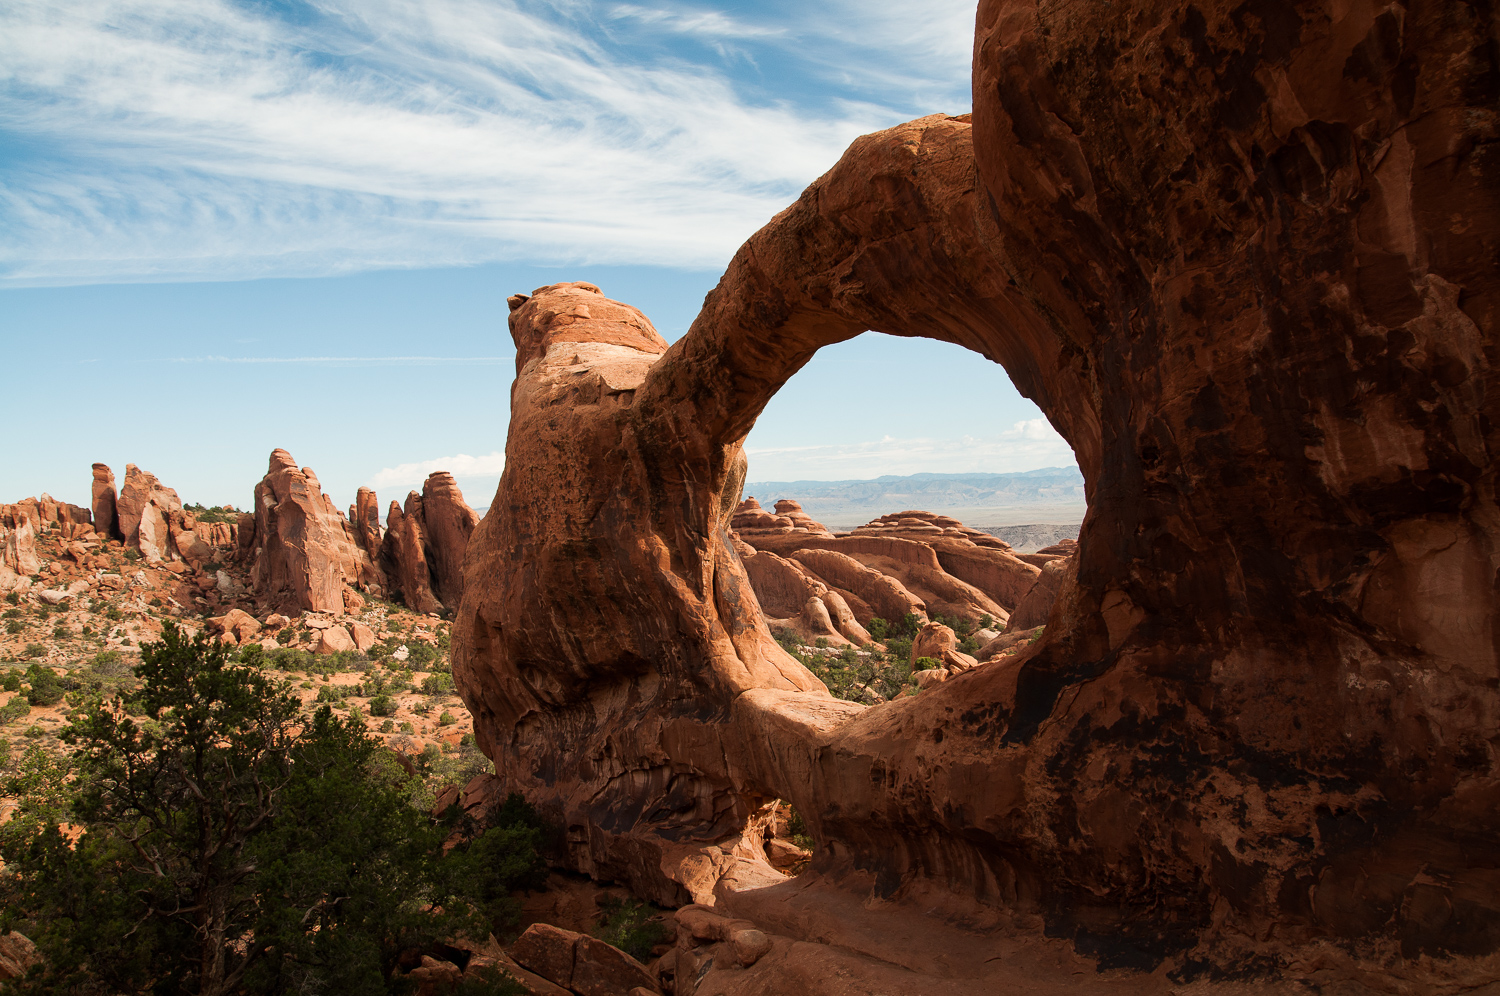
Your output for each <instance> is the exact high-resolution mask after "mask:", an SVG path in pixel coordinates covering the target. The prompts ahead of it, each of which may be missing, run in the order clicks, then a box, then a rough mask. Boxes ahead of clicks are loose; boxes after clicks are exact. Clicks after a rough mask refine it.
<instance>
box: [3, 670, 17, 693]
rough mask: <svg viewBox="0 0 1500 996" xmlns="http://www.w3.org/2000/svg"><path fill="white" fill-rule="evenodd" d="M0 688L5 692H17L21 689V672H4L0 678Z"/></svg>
mask: <svg viewBox="0 0 1500 996" xmlns="http://www.w3.org/2000/svg"><path fill="white" fill-rule="evenodd" d="M0 689H4V690H5V691H7V692H19V691H20V690H21V672H20V671H7V672H5V677H4V678H0Z"/></svg>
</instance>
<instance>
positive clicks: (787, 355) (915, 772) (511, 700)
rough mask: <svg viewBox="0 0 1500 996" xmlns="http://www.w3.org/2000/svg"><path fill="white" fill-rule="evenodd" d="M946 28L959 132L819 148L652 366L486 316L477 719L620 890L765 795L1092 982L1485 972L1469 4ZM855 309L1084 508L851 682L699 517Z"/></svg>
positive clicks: (627, 346)
mask: <svg viewBox="0 0 1500 996" xmlns="http://www.w3.org/2000/svg"><path fill="white" fill-rule="evenodd" d="M977 23H978V28H977V31H978V35H977V38H976V44H975V49H974V52H975V56H974V66H973V71H974V112H973V116H972V120H971V119H970V118H969V117H967V116H965V117H962V118H950V117H946V116H941V115H938V116H933V117H930V118H923V119H921V120H918V121H915V122H911V123H909V124H906V125H902V126H899V127H897V128H893V129H890V130H888V131H885V132H881V133H878V134H875V135H871V136H866V137H865V138H862V139H859V140H858V141H856V142H855V143H854V144H853V146H851V148H850V150H849V151H848V152H847V153H846V154H845V156H844V157H843V158H842V159H841V160H840V162H839V163H838V164H837V165H836V166H834V168H833V169H831V170H830V171H829V172H828V173H827V174H825V175H824V176H823V177H821V178H820V179H819V180H817V181H816V182H815V183H814V184H813V185H812V186H811V187H810V188H809V189H808V191H807V192H806V193H805V194H804V195H803V197H802V198H801V199H799V200H798V202H797V203H795V204H794V205H792V206H791V207H789V208H788V209H787V210H785V211H783V212H781V213H780V214H779V215H777V216H776V217H775V218H774V219H773V220H772V221H771V222H770V223H769V224H768V225H767V226H766V228H764V229H762V230H761V231H760V232H758V233H756V235H754V236H753V237H752V238H751V239H750V241H749V242H748V243H747V244H746V246H745V247H744V248H743V249H742V250H741V251H740V253H738V254H737V255H736V257H735V259H734V260H733V261H732V262H731V264H730V266H729V269H728V271H727V272H726V273H725V275H724V277H723V279H722V280H721V281H720V282H719V284H718V286H717V287H716V288H715V290H714V291H713V292H712V293H711V294H709V296H708V298H707V299H706V300H705V303H704V308H703V311H702V312H701V314H700V315H699V317H698V319H697V320H696V321H695V322H694V324H693V326H692V328H691V329H690V330H689V332H688V333H687V334H686V335H685V336H684V337H683V338H682V339H680V340H679V341H678V342H677V343H675V344H674V345H673V346H672V347H671V348H670V349H668V348H666V344H665V343H664V342H663V341H662V340H661V339H660V338H659V337H657V336H656V335H655V333H654V331H652V330H651V327H650V323H649V322H648V321H646V319H645V318H644V316H642V315H640V313H639V312H637V311H635V310H634V309H632V308H629V307H628V306H625V305H622V304H619V303H618V302H613V301H609V300H607V299H606V298H604V297H603V295H602V294H600V293H599V292H598V291H597V289H596V288H594V287H592V286H590V285H582V284H560V285H555V286H553V287H550V288H543V289H541V290H539V291H537V292H536V293H535V294H533V295H531V296H530V297H529V298H527V297H525V296H521V295H518V296H516V297H515V298H512V309H513V310H512V315H511V328H512V335H513V336H514V338H515V340H516V344H517V374H518V376H517V381H516V384H515V387H514V391H513V394H512V419H511V428H510V438H509V444H508V446H507V462H506V468H505V473H504V475H503V477H502V479H501V483H500V487H499V490H498V491H497V493H496V496H495V500H494V503H493V504H492V506H491V512H490V513H489V514H488V515H487V516H486V518H485V520H484V521H483V522H482V523H481V524H480V526H479V528H478V529H477V530H476V532H475V534H474V538H473V540H472V541H471V544H470V551H469V557H468V561H467V565H466V571H465V595H464V599H463V603H462V607H461V609H460V611H459V613H458V618H457V620H456V622H455V626H454V643H455V662H454V671H455V677H456V678H457V680H458V682H459V684H460V687H461V688H462V691H463V694H464V696H465V698H466V700H467V701H468V702H469V704H470V706H471V708H472V709H473V711H474V714H475V725H476V734H477V736H478V738H479V741H480V744H481V745H482V747H483V748H484V750H485V751H486V752H487V753H488V754H490V756H491V757H492V758H494V760H495V762H496V766H497V771H498V772H499V773H500V775H501V776H502V777H503V779H504V780H505V782H506V784H507V785H509V786H512V787H514V788H516V789H519V790H522V791H524V792H525V793H526V794H527V795H528V796H529V797H530V798H532V799H533V800H534V801H535V802H537V803H538V804H539V805H540V806H542V807H543V808H544V809H545V810H546V811H547V812H549V813H551V814H552V815H553V816H554V817H555V818H557V819H558V820H559V821H560V822H562V823H563V824H564V826H565V827H566V828H567V833H568V841H569V848H570V850H569V858H570V861H571V862H572V864H573V865H574V866H575V867H577V868H580V869H583V870H586V871H590V872H592V873H594V874H597V875H602V876H608V877H614V878H619V879H623V880H629V881H632V882H635V883H637V884H638V886H639V887H640V888H641V889H642V891H643V893H645V894H650V895H653V896H661V895H663V894H664V893H667V892H670V890H671V888H672V886H673V883H678V884H679V885H680V883H681V882H682V881H684V880H685V879H686V878H687V876H688V871H686V869H688V868H690V867H692V868H704V867H708V865H707V864H705V862H709V861H710V860H711V859H710V857H709V854H708V852H709V851H710V850H711V851H713V852H714V853H717V854H719V855H721V857H720V858H718V859H712V860H716V861H720V862H722V863H721V864H717V865H713V867H715V868H719V869H722V874H723V875H724V882H725V885H724V888H731V887H732V886H731V885H730V884H729V876H731V875H738V874H749V873H748V872H746V871H744V869H743V867H742V866H740V865H735V864H732V863H731V862H729V861H727V860H726V859H725V857H724V856H725V855H727V854H728V853H729V852H727V851H725V850H724V849H723V847H721V846H719V844H720V843H721V842H729V841H744V840H745V839H747V838H749V837H753V836H754V835H755V834H756V833H757V832H758V831H757V830H756V827H757V825H758V824H757V820H758V819H759V818H760V814H761V812H762V807H763V805H764V801H765V800H767V799H774V798H778V797H779V798H783V799H788V800H791V801H792V802H793V803H795V805H796V808H797V809H798V811H799V812H800V813H801V814H802V815H803V817H804V819H805V820H806V821H807V823H808V826H809V828H810V830H811V832H812V833H813V835H814V836H815V837H817V838H818V839H819V840H820V843H821V846H820V847H819V848H818V851H817V855H816V857H815V858H814V866H815V868H817V869H819V870H821V871H822V872H823V873H824V874H826V875H829V876H846V877H847V880H848V881H849V882H851V883H855V882H865V883H873V884H874V887H875V888H876V889H877V891H878V893H879V894H880V896H881V897H882V898H885V897H899V896H900V895H902V894H904V892H905V891H906V890H910V891H911V892H912V893H914V894H916V893H922V894H924V895H925V894H930V890H931V889H932V888H933V887H934V886H948V887H951V888H953V889H955V890H962V891H963V892H965V893H967V894H968V895H969V896H971V897H972V898H974V899H976V900H978V901H980V902H983V903H988V904H992V905H999V906H1004V907H1008V908H1010V909H1013V910H1019V911H1022V912H1024V913H1027V914H1029V915H1034V916H1037V917H1040V918H1041V919H1042V920H1044V921H1045V922H1046V925H1047V930H1048V933H1049V934H1051V935H1052V936H1066V937H1073V938H1076V940H1077V943H1078V944H1079V945H1080V948H1087V949H1088V950H1091V951H1095V952H1099V953H1100V956H1101V958H1103V963H1104V964H1106V965H1137V966H1153V965H1159V964H1161V963H1162V962H1164V961H1169V962H1171V966H1175V967H1170V966H1169V968H1168V969H1167V970H1169V971H1176V972H1179V973H1186V974H1191V973H1192V972H1193V971H1198V970H1207V969H1208V968H1209V967H1212V968H1214V969H1215V970H1224V969H1232V970H1246V969H1249V970H1260V971H1265V970H1269V969H1270V968H1271V967H1274V966H1277V965H1279V964H1284V963H1286V962H1287V961H1288V960H1289V959H1291V958H1293V957H1297V956H1296V955H1295V954H1294V951H1295V950H1296V949H1298V948H1303V947H1307V948H1309V949H1310V947H1311V946H1312V945H1315V944H1316V945H1321V946H1322V947H1321V948H1320V950H1324V951H1332V950H1336V951H1339V952H1341V954H1340V955H1339V957H1347V958H1349V959H1354V960H1355V961H1356V962H1358V960H1359V959H1361V958H1370V959H1374V960H1373V961H1372V962H1369V963H1371V964H1376V965H1378V966H1379V970H1380V971H1381V972H1384V973H1394V974H1398V975H1404V976H1407V977H1410V978H1412V979H1422V978H1434V977H1438V976H1441V975H1442V974H1443V973H1444V972H1446V971H1448V969H1447V968H1445V967H1444V966H1445V965H1446V964H1447V960H1448V959H1453V958H1476V957H1478V958H1482V957H1487V956H1492V955H1493V954H1494V953H1495V952H1496V950H1497V948H1500V899H1497V896H1500V892H1497V890H1496V889H1495V888H1494V885H1495V872H1494V869H1495V868H1496V867H1497V866H1500V830H1497V828H1496V824H1495V822H1494V820H1493V813H1494V808H1495V804H1496V803H1495V800H1496V797H1497V794H1496V787H1495V786H1496V785H1497V783H1500V768H1497V757H1500V749H1497V745H1496V741H1495V734H1494V731H1495V730H1496V729H1500V691H1497V688H1496V682H1497V674H1500V651H1497V639H1496V613H1495V594H1494V576H1495V571H1494V564H1495V563H1496V562H1497V560H1500V509H1497V507H1496V502H1495V498H1494V495H1495V494H1496V491H1497V481H1496V474H1495V463H1494V460H1493V459H1492V458H1491V456H1490V454H1491V453H1492V452H1495V451H1496V448H1497V447H1500V438H1496V434H1497V433H1500V407H1497V406H1500V400H1497V399H1500V384H1497V383H1495V381H1496V373H1495V367H1494V366H1493V363H1492V360H1491V357H1492V356H1493V355H1494V353H1495V351H1496V349H1497V347H1500V343H1497V329H1496V308H1497V307H1500V268H1497V267H1496V266H1495V263H1494V260H1495V258H1496V255H1495V254H1496V251H1497V245H1500V210H1497V208H1500V205H1497V197H1500V185H1497V184H1496V182H1495V176H1496V171H1497V169H1500V167H1497V165H1496V163H1497V158H1496V152H1495V150H1496V148H1497V147H1500V146H1497V143H1496V141H1495V135H1496V133H1497V130H1500V121H1497V113H1500V112H1497V107H1496V104H1495V101H1494V78H1495V75H1494V74H1495V69H1494V66H1495V60H1494V58H1493V55H1492V53H1493V51H1494V44H1495V43H1494V37H1495V33H1496V24H1495V13H1494V11H1493V10H1491V9H1490V8H1487V7H1483V6H1477V5H1469V4H1465V3H1459V2H1456V0H1438V2H1434V3H1432V4H1428V5H1425V6H1421V7H1410V8H1408V7H1402V6H1399V5H1395V6H1391V5H1376V4H1373V3H1368V2H1361V0H1355V2H1352V3H1339V4H1334V3H1331V2H1309V3H1303V4H1298V5H1296V6H1290V5H1282V6H1277V5H1274V4H1271V5H1261V6H1260V7H1255V8H1246V7H1244V6H1242V5H1241V6H1236V5H1230V4H1215V3H1207V4H1196V5H1187V6H1170V5H1169V6H1165V7H1164V6H1162V5H1159V4H1153V3H1149V2H1147V0H1123V2H1119V3H1114V4H1109V5H1105V4H1086V5H1073V6H1068V7H1056V6H1055V5H1053V6H1048V5H1042V4H1038V3H1035V2H1029V0H984V2H982V3H981V5H980V8H979V12H978V20H977ZM867 329H875V330H879V331H882V332H887V333H891V334H900V335H908V336H926V337H930V338H936V339H940V340H943V341H948V342H954V343H957V344H960V345H963V346H965V347H967V348H969V349H971V350H973V351H975V352H976V353H977V354H979V355H982V356H984V357H986V358H988V359H990V360H993V361H997V362H999V363H1002V364H1003V365H1004V366H1005V368H1006V370H1007V372H1008V373H1009V374H1010V376H1011V378H1012V380H1013V381H1014V382H1015V383H1016V385H1017V387H1018V388H1019V389H1020V390H1021V392H1022V393H1023V394H1025V395H1026V396H1028V397H1030V398H1032V399H1033V400H1034V401H1036V403H1037V404H1038V405H1039V406H1040V407H1041V408H1042V410H1043V411H1044V412H1045V413H1046V415H1047V417H1048V418H1049V420H1050V421H1051V423H1052V424H1053V426H1054V427H1056V429H1057V430H1058V432H1060V433H1061V434H1062V435H1063V436H1064V437H1065V438H1066V439H1067V440H1068V441H1069V443H1070V444H1071V445H1072V447H1073V449H1074V452H1075V454H1076V456H1077V458H1078V463H1079V467H1080V469H1081V470H1082V473H1083V475H1084V478H1085V481H1086V482H1087V491H1088V494H1089V497H1090V510H1089V514H1088V516H1087V518H1086V520H1085V522H1084V525H1083V528H1082V531H1081V533H1080V536H1079V540H1078V549H1077V553H1076V555H1075V560H1074V564H1075V566H1074V568H1072V569H1071V570H1070V572H1069V575H1068V578H1067V579H1065V581H1064V584H1063V586H1062V588H1061V589H1060V594H1059V597H1058V600H1057V602H1056V604H1055V606H1054V607H1053V609H1052V612H1051V614H1050V616H1049V622H1048V625H1047V627H1046V630H1045V634H1044V635H1043V636H1042V637H1041V638H1040V639H1039V640H1037V641H1036V642H1035V643H1032V644H1028V645H1027V647H1026V648H1025V649H1024V650H1023V651H1021V652H1020V653H1019V654H1014V655H1007V656H1006V658H1005V660H1004V662H1003V663H993V664H986V665H980V666H978V667H974V668H971V669H969V670H967V671H965V672H963V673H961V674H957V675H955V676H952V677H950V678H949V679H948V680H946V681H942V682H940V683H937V684H933V685H931V686H930V687H928V688H927V689H926V690H925V691H923V692H922V694H921V695H919V696H916V697H903V698H901V699H899V700H897V701H893V702H890V703H886V704H883V705H879V706H875V707H870V708H865V707H861V706H857V705H854V704H852V703H845V702H838V701H835V700H833V699H831V698H830V697H828V695H827V693H826V691H825V690H824V689H823V688H822V687H821V685H819V683H818V682H817V681H816V680H814V679H813V678H812V676H811V675H809V674H808V673H807V672H806V671H804V670H803V669H802V668H801V667H800V666H798V665H797V664H796V662H795V661H791V660H789V659H788V658H787V657H786V656H785V655H784V654H780V653H779V652H778V648H776V647H775V645H774V643H773V642H772V641H771V640H770V636H769V633H768V631H767V630H766V627H765V624H764V622H763V621H762V620H761V618H760V614H759V612H757V611H756V609H755V599H754V597H753V594H752V593H751V591H750V590H749V589H750V584H749V581H748V578H747V577H746V574H745V571H744V569H743V567H742V566H741V565H740V563H739V558H738V557H737V556H736V554H735V552H734V548H733V545H732V541H731V539H730V538H729V536H728V528H727V527H728V525H729V520H730V517H731V515H732V513H733V510H734V508H735V506H736V505H737V504H738V501H739V491H740V487H741V482H742V481H743V480H744V457H743V453H742V450H741V446H742V443H743V440H744V438H745V436H746V434H747V433H748V431H749V430H750V427H751V426H752V425H753V423H754V421H755V419H756V417H757V415H758V414H759V413H760V411H761V410H762V408H763V406H764V405H765V403H766V401H767V399H768V398H769V397H770V396H771V395H772V394H774V393H775V391H776V390H777V389H778V388H779V387H780V385H781V384H782V383H784V382H785V381H786V379H788V378H789V377H791V376H792V375H793V374H794V373H795V372H796V371H797V370H798V369H800V368H801V367H802V366H803V365H804V364H805V363H806V362H807V361H808V360H809V358H811V357H812V356H813V355H814V353H815V352H816V351H817V350H818V349H819V348H820V347H822V346H824V345H828V344H831V343H835V342H839V341H842V340H844V339H848V338H850V337H853V336H855V335H859V334H861V333H862V332H863V331H865V330H867ZM866 542H882V543H893V544H894V543H901V542H912V541H904V540H901V539H900V538H897V537H891V538H880V537H872V538H869V539H868V540H866ZM773 552H775V551H773ZM929 552H931V551H930V549H929ZM788 559H791V558H788ZM908 587H910V585H908ZM924 597H925V596H924ZM711 844H712V845H714V846H712V847H710V846H709V845H711ZM725 846H729V845H727V844H726V845H725ZM733 846H738V845H737V844H736V845H733ZM923 890H929V891H928V892H925V893H924V892H923ZM669 898H670V897H669ZM1398 951H1399V952H1400V956H1399V957H1397V955H1396V952H1398ZM1423 984H1425V983H1423Z"/></svg>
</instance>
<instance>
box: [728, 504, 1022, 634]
mask: <svg viewBox="0 0 1500 996" xmlns="http://www.w3.org/2000/svg"><path fill="white" fill-rule="evenodd" d="M731 524H732V525H733V527H734V530H735V533H736V535H738V536H739V537H740V538H741V539H743V540H745V542H747V543H749V544H750V545H751V546H753V547H755V548H757V549H763V550H766V551H770V552H774V553H777V554H780V555H781V556H783V557H786V556H798V555H799V554H800V553H803V552H807V551H813V550H831V551H836V552H838V553H840V554H842V555H844V556H846V557H848V558H850V559H853V560H855V561H857V562H859V563H860V564H861V565H863V566H864V567H866V568H868V569H870V570H873V571H875V572H877V573H879V574H881V575H884V576H885V577H887V578H890V579H891V580H893V581H894V582H895V586H894V587H895V588H896V589H899V593H898V592H896V591H891V590H884V589H890V588H891V586H890V585H889V584H885V585H878V584H877V585H876V587H877V588H878V589H882V590H870V586H871V581H870V579H869V578H868V577H867V576H866V575H865V574H864V572H859V571H851V570H850V569H849V568H848V567H847V565H843V564H840V563H838V562H837V561H832V560H829V561H825V562H826V563H828V564H829V566H830V569H833V570H835V571H836V573H837V574H838V575H839V579H842V580H839V579H834V578H822V580H823V581H824V582H826V583H827V585H828V586H829V587H830V588H841V589H842V591H843V592H844V593H846V594H852V595H853V596H854V597H853V599H852V600H850V602H849V604H850V605H851V606H853V605H855V604H861V606H862V607H861V608H860V609H859V610H856V615H860V613H862V612H863V613H864V614H863V615H860V621H861V622H868V621H869V619H870V616H871V615H874V614H879V613H878V612H867V611H866V610H865V609H864V608H863V606H869V605H873V604H875V603H876V602H878V603H880V605H881V606H882V609H883V610H884V611H888V612H897V611H898V609H899V614H897V615H895V616H893V617H886V616H882V618H887V619H888V620H890V619H900V618H901V617H902V616H903V615H904V614H905V613H906V612H908V611H910V612H914V613H916V614H917V615H918V616H919V617H921V618H923V619H925V618H926V617H927V614H928V612H929V611H930V612H933V613H940V614H945V615H951V616H954V617H956V618H965V619H971V620H975V621H978V620H979V619H980V618H981V617H983V616H985V615H989V616H991V617H993V618H994V619H995V620H997V622H998V623H999V624H1000V625H1002V626H1003V625H1004V623H1005V620H1006V618H1007V614H1008V609H1009V607H1010V606H1012V605H1015V604H1016V603H1017V602H1018V601H1020V600H1021V598H1022V596H1024V595H1025V593H1026V592H1027V591H1029V590H1030V589H1031V586H1032V583H1033V582H1034V581H1035V580H1036V574H1037V569H1036V568H1035V567H1033V566H1032V565H1030V564H1027V563H1024V562H1023V561H1021V560H1019V559H1017V558H1016V557H1015V555H1014V554H1012V553H1011V551H1010V548H1009V547H1008V546H1007V545H1006V544H1005V543H1003V542H1001V541H1000V540H998V539H996V538H995V537H993V536H990V535H988V534H987V533H982V532H980V531H979V530H977V529H969V528H968V527H966V526H964V525H963V524H962V523H960V522H959V521H958V520H957V519H950V518H948V517H947V516H935V515H933V514H931V513H930V512H900V513H897V514H895V515H888V516H884V517H882V518H880V519H876V520H875V521H874V522H871V523H869V524H867V525H864V526H861V527H860V528H858V529H856V530H854V532H853V533H848V534H840V535H838V536H835V535H834V534H833V533H830V532H829V531H828V530H827V529H826V528H824V526H823V525H822V523H819V522H816V521H814V520H813V519H811V518H809V517H808V516H807V515H806V514H805V513H803V511H802V506H801V505H800V504H798V503H797V502H795V501H792V500H790V499H782V500H781V501H779V502H777V503H776V514H775V515H770V514H768V513H766V512H765V510H764V509H762V508H761V507H760V504H759V503H758V502H757V501H756V500H755V499H754V498H747V499H746V500H745V501H743V502H741V503H740V506H739V507H738V508H737V509H736V510H735V515H734V518H733V519H732V520H731ZM812 569H813V570H814V571H816V570H817V568H812ZM751 580H752V582H753V581H754V580H755V576H754V574H753V573H752V575H751ZM756 591H757V593H759V592H760V588H759V586H757V587H756ZM903 601H905V602H907V603H908V604H906V605H905V606H902V605H900V604H898V603H901V602H903Z"/></svg>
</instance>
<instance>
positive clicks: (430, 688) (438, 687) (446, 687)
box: [421, 672, 453, 695]
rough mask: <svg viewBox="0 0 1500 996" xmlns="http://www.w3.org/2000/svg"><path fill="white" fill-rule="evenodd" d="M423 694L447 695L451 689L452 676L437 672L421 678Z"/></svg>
mask: <svg viewBox="0 0 1500 996" xmlns="http://www.w3.org/2000/svg"><path fill="white" fill-rule="evenodd" d="M421 690H422V694H423V695H448V694H450V693H452V691H453V676H452V675H450V674H445V673H442V672H439V673H437V674H429V675H428V676H427V677H425V678H423V679H422V689H421Z"/></svg>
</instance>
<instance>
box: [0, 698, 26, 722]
mask: <svg viewBox="0 0 1500 996" xmlns="http://www.w3.org/2000/svg"><path fill="white" fill-rule="evenodd" d="M29 715H31V703H30V702H28V701H27V700H26V696H24V695H12V696H11V699H10V701H9V702H7V703H5V705H3V706H0V723H14V722H15V721H16V720H18V719H25V718H26V717H27V716H29Z"/></svg>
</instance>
